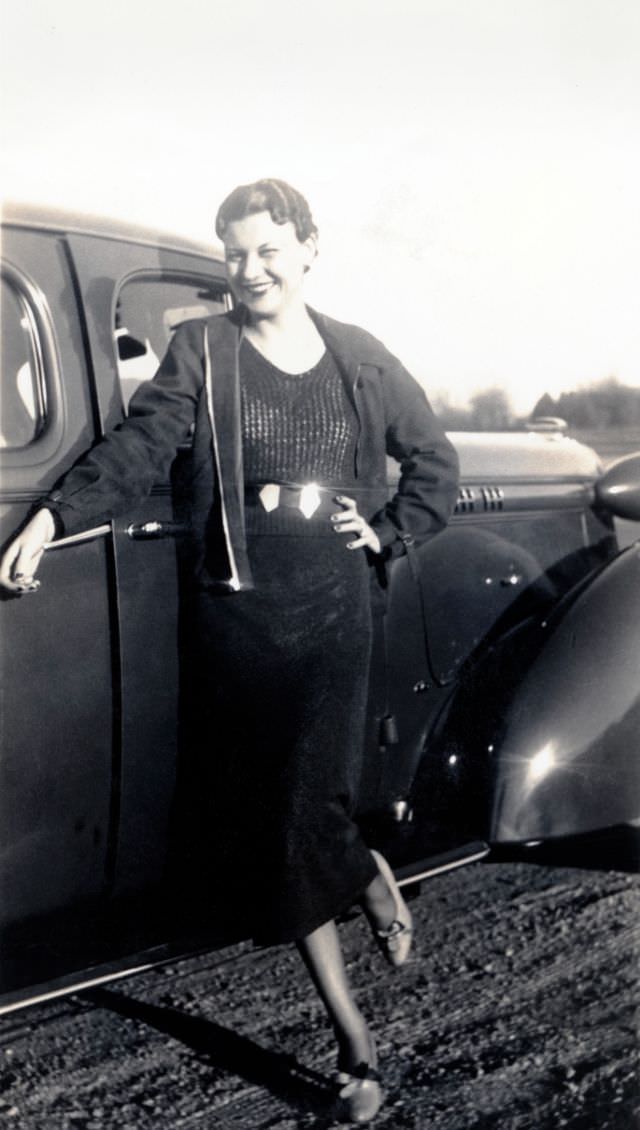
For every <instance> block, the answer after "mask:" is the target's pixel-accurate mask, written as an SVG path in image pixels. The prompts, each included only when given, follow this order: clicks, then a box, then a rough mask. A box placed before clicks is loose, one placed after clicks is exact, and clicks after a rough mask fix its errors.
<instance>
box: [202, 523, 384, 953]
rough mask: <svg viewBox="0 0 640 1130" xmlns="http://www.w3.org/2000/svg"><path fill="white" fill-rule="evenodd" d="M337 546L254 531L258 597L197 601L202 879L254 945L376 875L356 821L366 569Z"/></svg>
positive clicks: (288, 934)
mask: <svg viewBox="0 0 640 1130" xmlns="http://www.w3.org/2000/svg"><path fill="white" fill-rule="evenodd" d="M345 540H346V539H345V537H344V536H335V535H331V534H329V535H326V534H325V535H319V536H305V537H292V536H288V535H273V536H272V535H260V536H257V535H256V536H253V537H250V539H249V552H250V559H251V564H252V569H253V575H254V581H255V589H253V590H250V591H247V592H241V593H238V594H234V595H231V596H219V595H214V594H211V593H208V592H201V593H199V594H197V597H196V602H195V609H194V611H195V626H196V631H197V639H198V642H199V649H198V662H197V664H196V675H195V678H196V683H197V687H196V690H197V695H196V697H197V699H198V700H199V718H198V740H197V746H198V749H199V759H198V763H199V764H198V773H197V781H198V793H199V801H200V803H199V809H200V819H201V820H202V822H203V826H204V827H203V829H201V831H204V836H203V838H202V845H203V846H202V853H203V854H204V855H205V856H206V857H207V858H206V859H203V860H202V864H203V868H204V870H203V874H205V875H206V876H207V880H206V881H207V882H210V883H211V884H212V888H213V887H219V888H220V889H222V890H224V889H225V888H226V889H227V892H228V893H229V897H228V898H227V901H226V904H225V905H227V906H229V907H230V906H234V905H235V907H236V910H235V913H238V909H237V907H238V905H239V904H240V905H241V906H242V913H243V916H244V919H245V927H246V931H247V932H248V933H249V934H250V935H251V936H253V937H254V938H255V939H256V940H258V941H261V942H267V943H271V942H283V941H290V940H293V939H295V938H299V937H303V936H305V935H306V934H308V933H310V932H311V931H313V930H314V929H316V928H317V927H318V926H320V925H322V923H324V922H326V921H327V920H328V919H330V918H333V917H334V916H335V915H336V914H338V913H340V912H342V911H344V910H346V909H347V908H348V907H349V906H350V905H351V904H352V903H353V902H354V901H356V900H357V898H358V897H359V895H360V894H361V893H362V891H363V890H364V888H365V887H366V886H367V885H368V883H369V882H370V881H371V879H372V878H373V877H374V876H375V874H376V866H375V863H374V862H373V860H372V857H371V855H370V853H369V851H368V850H367V848H366V846H365V844H364V842H363V841H362V839H361V837H360V833H359V831H358V828H357V826H356V824H355V823H354V821H353V819H352V817H353V813H354V808H355V805H356V801H357V794H358V786H359V783H360V777H361V773H362V754H363V744H364V730H365V716H366V704H367V688H368V671H369V661H370V652H371V635H372V627H371V608H370V596H369V592H370V589H369V585H370V581H369V567H368V565H367V560H366V557H365V555H364V553H363V552H361V551H349V550H347V549H346V548H345ZM232 891H233V892H234V894H235V895H236V896H237V895H238V894H240V896H241V897H240V899H238V898H235V899H234V898H233V897H231V895H230V892H232Z"/></svg>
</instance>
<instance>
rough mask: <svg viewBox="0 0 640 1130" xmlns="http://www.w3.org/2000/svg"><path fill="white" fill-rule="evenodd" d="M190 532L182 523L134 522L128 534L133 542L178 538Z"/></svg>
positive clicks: (129, 527)
mask: <svg viewBox="0 0 640 1130" xmlns="http://www.w3.org/2000/svg"><path fill="white" fill-rule="evenodd" d="M188 532H189V527H188V526H185V525H183V524H182V523H181V522H157V521H155V520H153V519H152V520H151V521H149V522H132V523H131V525H130V526H127V534H128V535H129V537H130V538H131V539H132V540H133V541H154V540H156V539H157V538H177V537H181V536H182V535H184V534H187V533H188Z"/></svg>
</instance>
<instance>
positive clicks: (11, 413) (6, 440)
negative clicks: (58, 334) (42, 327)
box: [0, 272, 46, 450]
mask: <svg viewBox="0 0 640 1130" xmlns="http://www.w3.org/2000/svg"><path fill="white" fill-rule="evenodd" d="M1 287H2V292H1V299H0V310H1V315H2V398H1V399H0V448H3V449H4V450H15V449H17V448H21V447H27V446H28V445H29V444H30V443H33V441H34V440H35V439H37V437H38V436H39V435H40V433H41V431H42V430H43V428H44V425H45V422H46V386H45V374H44V366H43V361H42V350H41V348H40V342H39V337H38V323H37V315H36V312H35V310H34V308H33V305H32V303H31V301H30V299H29V296H28V294H27V292H26V290H24V289H22V287H20V285H19V283H18V282H17V281H16V280H14V279H13V278H9V277H8V275H7V274H5V273H4V272H3V274H2V277H1Z"/></svg>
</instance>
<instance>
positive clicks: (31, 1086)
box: [0, 863, 640, 1130]
mask: <svg viewBox="0 0 640 1130" xmlns="http://www.w3.org/2000/svg"><path fill="white" fill-rule="evenodd" d="M412 905H413V909H414V912H415V917H416V920H417V928H418V929H417V943H416V949H415V956H414V958H413V960H412V961H411V963H410V965H408V966H406V967H405V968H404V969H403V970H402V971H401V972H397V971H394V970H392V969H390V968H389V967H388V966H386V965H385V964H384V962H383V960H382V958H381V957H380V955H379V954H378V952H377V950H375V949H374V947H373V945H372V942H371V939H370V937H369V934H368V930H367V927H366V923H365V922H364V920H363V918H362V917H361V916H357V917H354V918H352V919H351V920H349V921H347V922H345V923H344V924H343V925H342V927H341V930H342V935H343V938H344V944H345V950H346V956H347V961H348V965H349V969H350V974H351V977H352V980H353V984H354V986H355V987H356V991H357V995H358V999H359V1002H360V1005H361V1007H362V1008H363V1010H364V1011H365V1013H366V1014H367V1016H368V1017H369V1018H370V1020H371V1022H372V1024H373V1025H374V1028H375V1031H376V1033H377V1042H378V1048H379V1055H380V1061H381V1068H382V1075H383V1082H384V1087H385V1091H386V1096H387V1097H386V1102H385V1105H384V1106H383V1108H382V1110H381V1112H380V1114H379V1115H378V1117H377V1118H376V1120H375V1122H374V1123H371V1124H370V1125H372V1126H374V1127H376V1128H378V1127H388V1128H394V1130H401V1128H410V1127H411V1128H415V1130H418V1128H419V1130H474V1128H480V1127H482V1128H488V1127H499V1128H500V1130H521V1128H525V1127H526V1128H535V1130H546V1128H551V1127H553V1128H554V1130H555V1128H556V1127H570V1128H572V1130H608V1128H611V1130H613V1128H615V1130H622V1128H624V1130H629V1128H631V1127H635V1126H637V1125H640V1120H639V1117H638V1111H639V1110H640V1088H639V1086H638V1079H637V1074H636V1068H637V1057H638V1047H639V1041H638V1027H637V1012H636V1010H637V1003H638V955H639V952H640V940H639V936H638V935H639V929H638V909H639V905H640V879H638V877H636V876H634V875H630V874H625V873H623V872H608V873H607V872H600V871H588V870H579V869H575V868H571V869H568V868H562V869H558V868H550V867H543V866H536V865H533V864H529V863H500V864H495V863H490V864H486V863H483V864H475V865H473V866H471V867H468V868H465V869H463V870H460V871H457V872H451V873H449V874H448V875H443V876H440V877H439V878H437V879H434V880H432V881H431V882H430V883H429V884H426V885H425V886H424V887H423V889H422V892H421V893H420V894H419V896H418V897H417V898H415V899H414V900H413V904H412ZM0 1056H1V1058H2V1061H3V1074H2V1083H1V1094H0V1124H1V1125H2V1126H6V1127H7V1128H15V1130H71V1128H74V1130H104V1128H107V1127H108V1128H111V1127H113V1128H116V1127H117V1128H118V1130H147V1128H149V1130H150V1128H151V1127H153V1128H154V1130H178V1128H180V1130H200V1128H206V1130H232V1128H233V1130H236V1128H240V1127H242V1128H243V1130H267V1128H269V1130H295V1128H312V1127H313V1128H316V1130H326V1128H329V1127H337V1126H339V1125H340V1123H339V1122H338V1121H336V1120H335V1119H334V1118H333V1117H332V1114H331V1105H330V1104H331V1099H332V1090H331V1087H330V1078H331V1073H332V1071H333V1067H334V1051H333V1046H332V1041H331V1035H330V1032H329V1030H328V1027H327V1024H326V1021H325V1019H324V1015H323V1013H322V1011H321V1008H320V1006H319V1005H318V1004H317V1003H316V1001H315V999H314V996H313V995H312V994H311V992H310V991H309V988H308V985H307V981H306V975H305V973H304V972H303V970H302V967H301V964H300V961H299V958H298V955H297V953H296V951H295V950H294V949H293V947H284V946H283V947H277V948H272V949H268V950H267V949H264V950H260V949H254V948H252V947H251V946H250V945H248V944H243V945H239V946H235V947H234V948H232V949H227V950H224V951H219V952H216V953H212V954H209V955H207V956H205V957H199V958H197V959H190V960H187V961H183V962H177V963H175V964H172V965H170V966H165V967H163V968H160V969H157V970H154V971H153V972H150V973H146V974H144V975H139V976H137V977H134V978H129V979H127V980H126V981H121V982H118V983H117V984H116V985H113V986H110V987H108V988H106V989H101V990H96V991H93V992H92V993H85V994H81V995H77V996H74V997H72V998H69V999H66V1000H63V1001H57V1002H53V1003H51V1004H48V1005H46V1006H40V1007H38V1008H37V1009H31V1010H25V1011H22V1012H19V1013H15V1014H13V1015H9V1016H7V1017H5V1018H4V1020H3V1021H2V1022H1V1024H0Z"/></svg>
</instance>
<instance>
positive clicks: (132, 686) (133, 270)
mask: <svg viewBox="0 0 640 1130" xmlns="http://www.w3.org/2000/svg"><path fill="white" fill-rule="evenodd" d="M229 302H230V298H229V294H228V290H227V287H226V284H225V277H224V268H223V264H222V262H221V261H220V260H219V259H217V258H215V256H214V255H213V254H212V252H211V249H209V248H207V247H204V246H200V245H196V244H192V243H189V242H187V241H185V240H183V239H176V238H168V237H164V236H160V235H158V234H157V233H154V232H147V231H141V230H139V229H135V228H132V227H127V226H125V225H115V224H113V223H107V222H105V221H93V220H90V219H82V220H81V219H79V218H78V217H72V216H68V215H63V214H56V213H52V212H45V211H41V210H35V209H27V208H20V207H7V208H6V209H5V215H4V227H3V245H2V323H3V324H2V381H3V384H2V410H1V420H0V467H1V472H2V482H1V491H2V495H1V515H2V541H3V543H6V541H7V540H8V539H9V538H10V536H11V535H12V533H13V532H14V531H15V529H16V527H17V526H18V525H19V524H20V523H21V522H22V521H23V519H24V518H25V516H26V515H27V513H28V512H29V510H30V508H31V507H32V506H33V504H34V503H36V502H37V501H38V499H40V498H41V497H42V496H43V495H44V494H45V492H46V491H47V490H48V489H49V488H50V487H51V485H52V484H53V483H54V482H55V481H56V479H58V477H59V476H60V475H61V474H62V472H63V471H64V470H65V469H66V468H67V467H69V466H70V465H71V463H72V462H73V461H74V460H75V459H76V458H77V457H78V456H79V455H80V454H81V453H82V452H83V451H84V450H85V449H86V448H87V447H89V446H90V445H91V444H92V443H93V442H94V441H95V440H96V439H97V438H99V437H100V436H101V435H102V434H103V433H104V431H105V430H106V429H108V428H110V427H111V426H113V425H115V424H117V423H118V422H119V421H120V420H121V419H122V417H123V414H125V413H126V411H127V405H128V401H129V398H130V396H131V394H132V391H133V390H134V389H135V387H136V386H137V385H138V384H139V383H140V382H141V381H144V380H148V379H149V378H151V377H152V375H153V373H154V371H155V368H156V365H157V362H158V358H160V357H161V356H162V354H163V352H164V350H165V348H166V346H167V343H168V341H169V339H170V336H171V333H172V331H173V329H174V328H175V327H176V326H177V325H178V324H179V323H180V322H182V321H183V320H185V319H187V318H192V317H196V316H200V315H206V314H208V313H210V312H221V311H224V310H225V309H226V308H227V307H228V304H229ZM558 428H559V424H558V422H555V423H552V425H545V426H544V427H543V428H540V429H537V430H532V431H531V432H524V431H523V432H519V433H516V432H513V433H503V434H495V435H471V434H468V435H466V434H458V435H456V436H454V437H453V439H454V442H455V443H456V445H457V448H458V450H459V453H460V457H461V464H462V485H461V487H460V493H459V499H458V503H457V506H456V510H455V514H454V515H453V518H452V520H451V522H450V524H449V526H448V528H447V529H446V530H445V531H444V532H443V533H441V534H439V535H438V536H436V537H435V538H434V539H432V540H431V541H430V542H428V543H427V544H425V545H424V546H423V547H421V548H419V549H417V550H416V551H415V553H414V554H412V557H411V559H409V558H407V557H404V558H401V559H399V560H398V561H397V562H396V563H395V564H394V566H393V570H392V576H391V580H390V585H389V593H388V615H387V626H386V647H382V646H381V647H379V648H378V649H377V651H378V654H379V655H380V656H381V657H382V658H381V659H380V661H379V662H378V663H377V664H376V665H375V669H374V670H373V672H372V679H371V696H370V697H371V708H370V722H371V725H370V727H369V731H370V732H369V737H368V746H369V747H370V748H368V752H367V759H366V763H367V771H366V777H365V780H363V783H362V804H361V809H362V812H361V817H362V823H363V828H364V829H365V831H366V834H367V835H368V836H370V837H371V840H372V842H374V841H375V842H376V843H378V844H379V845H381V846H383V847H384V849H385V851H386V852H387V853H388V855H389V857H390V858H391V860H392V862H393V864H394V866H395V868H396V871H397V874H398V876H399V878H400V879H401V881H402V882H404V883H406V884H412V883H416V882H417V881H418V880H419V879H421V878H423V877H428V876H430V875H434V874H437V873H438V872H439V871H443V870H446V869H448V868H451V867H456V866H460V865H462V864H464V863H468V862H471V861H474V860H479V859H481V858H483V857H484V856H486V855H488V854H489V853H493V857H498V855H499V854H500V852H504V851H505V850H508V849H510V848H513V847H516V846H517V845H527V844H528V845H532V844H535V843H538V844H539V843H540V842H542V843H545V844H547V843H556V844H560V843H564V842H565V841H566V839H567V837H575V836H577V835H584V834H586V833H593V832H595V831H596V830H598V829H604V828H613V827H616V826H623V825H629V826H633V825H634V823H635V822H637V820H638V818H639V817H640V789H639V787H638V785H639V777H638V756H637V755H638V744H639V735H640V547H639V546H638V545H634V544H630V545H629V546H628V547H627V548H626V549H624V550H623V551H619V548H618V544H617V540H616V533H615V523H614V517H615V516H618V517H622V518H626V519H628V520H631V521H638V520H640V456H637V455H636V456H630V457H628V458H627V459H624V460H622V461H620V462H618V463H617V464H616V465H614V466H613V467H612V468H610V469H609V470H608V471H607V473H603V471H602V468H601V466H600V463H599V460H598V458H597V456H596V455H595V454H594V452H593V451H591V450H590V449H588V448H587V447H584V446H581V445H580V444H578V443H576V442H574V441H573V440H571V439H569V438H567V437H566V436H564V435H563V434H562V432H561V431H559V430H558ZM188 459H189V445H188V444H185V447H184V450H182V451H181V452H179V453H178V455H177V458H176V461H175V464H174V467H173V471H172V477H171V482H160V483H158V484H157V485H156V487H155V488H154V490H153V492H152V494H151V496H150V497H149V498H148V499H147V500H146V501H145V502H144V503H142V504H141V505H140V506H137V507H136V508H135V509H134V510H132V511H131V512H130V513H126V514H124V515H122V516H121V517H119V518H118V519H117V520H115V521H114V522H112V523H111V524H109V525H105V526H100V527H98V528H95V529H90V530H87V531H86V532H84V533H82V534H80V535H78V536H74V537H69V538H65V537H63V538H62V539H60V540H58V541H56V542H54V543H53V544H52V545H51V546H50V548H49V549H48V550H47V552H46V554H45V558H44V561H43V563H42V566H41V569H40V572H39V577H40V580H41V587H40V589H39V591H37V592H33V593H32V594H29V595H24V596H20V597H15V596H11V595H9V594H8V593H4V595H3V597H2V601H1V604H0V607H1V616H2V626H1V631H2V659H3V674H2V680H3V683H2V685H3V720H2V751H1V761H0V775H1V781H0V815H1V820H0V829H1V830H0V835H1V849H0V890H1V892H2V899H1V907H0V924H1V930H2V947H3V948H2V964H1V971H2V986H1V991H2V994H3V995H2V998H1V999H2V1002H3V1007H4V1008H5V1009H11V1008H15V1007H19V1006H21V1005H23V1004H24V1003H26V1002H29V1001H32V1000H37V999H42V998H43V997H47V996H51V995H55V994H58V993H62V992H67V991H69V990H70V989H72V988H77V987H78V986H79V985H86V984H94V983H96V982H98V981H100V980H106V979H109V978H113V977H116V976H119V975H123V974H125V973H130V972H131V971H132V969H134V968H140V967H148V965H149V964H152V963H153V962H159V961H162V960H166V959H167V958H168V957H170V956H173V955H176V954H180V953H186V952H193V951H195V950H197V949H199V948H203V947H209V946H213V945H217V944H224V942H225V941H227V940H229V939H228V938H226V937H225V936H224V934H223V933H222V926H221V922H222V919H223V916H222V915H219V916H217V915H216V908H215V907H211V906H210V905H209V904H208V900H207V898H206V892H205V891H203V889H202V887H201V886H200V885H199V881H198V867H197V860H195V861H194V859H193V858H192V857H191V858H190V859H185V858H183V856H182V847H181V836H180V827H181V819H182V820H184V812H183V815H182V817H180V816H179V815H178V816H176V813H180V811H182V808H183V806H181V805H179V804H178V805H176V803H175V802H176V791H178V794H179V791H180V790H179V789H178V790H177V786H176V783H177V782H178V783H179V782H180V780H181V766H182V764H183V757H184V749H183V743H184V733H183V728H182V729H181V727H180V726H179V717H180V689H181V680H180V675H181V663H182V661H183V660H184V655H185V648H186V646H187V645H186V643H185V641H183V640H182V637H181V630H180V593H181V583H180V579H181V574H182V569H183V562H182V558H181V539H180V534H181V532H183V531H184V527H183V525H182V523H181V506H180V483H181V474H182V473H183V471H184V464H185V461H188ZM393 474H394V470H393V468H390V476H391V477H392V476H393ZM385 655H386V659H385V658H384V656H385ZM229 803H230V804H237V805H241V804H242V797H233V798H229ZM187 821H188V817H187ZM176 829H177V831H176ZM255 850H256V852H259V851H260V844H259V843H256V845H255Z"/></svg>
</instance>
